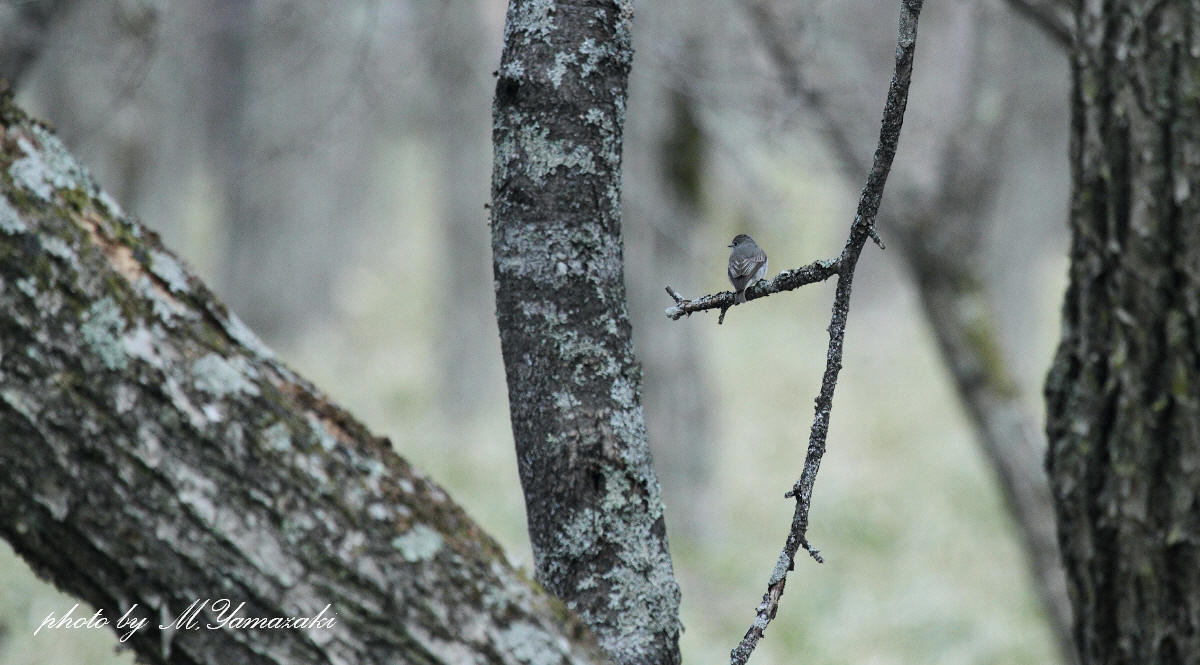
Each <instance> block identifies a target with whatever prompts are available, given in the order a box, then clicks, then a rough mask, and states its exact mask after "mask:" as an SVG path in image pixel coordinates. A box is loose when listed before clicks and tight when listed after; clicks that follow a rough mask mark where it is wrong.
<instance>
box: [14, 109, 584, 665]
mask: <svg viewBox="0 0 1200 665" xmlns="http://www.w3.org/2000/svg"><path fill="white" fill-rule="evenodd" d="M0 432H2V433H3V443H2V445H0V536H3V537H4V538H5V539H6V540H8V542H9V543H10V544H11V545H12V546H13V549H14V550H16V551H17V552H18V553H19V554H20V555H21V556H23V557H24V558H25V559H26V560H27V561H29V563H30V564H31V566H32V567H33V568H34V570H36V571H38V573H39V574H41V575H42V576H44V577H47V578H49V579H51V580H52V581H54V583H55V584H57V585H58V586H59V587H61V588H62V589H64V590H66V591H68V592H70V593H72V594H75V595H76V596H78V597H80V598H81V599H83V600H86V601H87V602H89V603H91V604H93V605H94V606H95V607H96V608H98V609H99V610H101V611H102V612H103V617H104V618H106V619H108V621H109V622H110V623H109V624H108V625H110V626H112V627H114V628H115V625H114V624H115V622H116V621H117V619H118V618H119V617H121V616H122V614H124V613H125V612H126V611H127V610H132V616H133V617H136V618H139V619H140V618H146V619H148V620H149V622H148V625H147V626H146V627H144V628H142V629H140V630H138V631H136V632H134V633H133V634H132V636H131V637H130V638H129V639H128V641H127V642H126V644H127V645H128V646H130V647H131V648H133V649H134V650H135V651H136V652H137V654H138V658H139V662H146V663H186V664H188V665H195V664H204V663H213V664H225V663H280V664H284V663H356V664H360V663H396V662H405V663H447V664H454V665H458V664H461V663H531V662H537V663H558V664H563V665H565V664H568V663H600V662H603V656H602V655H601V654H600V653H599V649H598V648H596V647H595V646H594V643H591V641H590V640H591V639H592V638H590V637H588V636H586V630H584V629H583V627H582V625H581V624H580V623H579V622H578V620H577V619H573V618H571V616H570V615H569V613H568V612H566V611H564V609H563V608H562V606H561V604H560V603H558V601H556V600H554V599H552V598H550V597H549V596H548V595H546V594H544V593H543V592H540V591H538V590H537V589H536V588H535V587H533V586H532V585H531V584H530V583H529V582H527V581H526V580H525V578H524V577H523V576H522V575H521V574H520V573H519V572H518V571H516V570H513V569H512V568H511V567H510V566H509V565H508V564H507V563H506V561H505V558H504V556H503V553H502V552H501V551H500V549H499V547H498V546H497V545H496V544H495V543H494V541H492V540H491V539H490V538H489V537H488V536H486V535H485V534H484V533H483V532H482V531H481V530H480V529H479V527H477V526H476V525H475V524H474V523H472V522H471V521H470V519H469V518H468V517H467V516H466V515H465V514H464V513H463V512H462V510H461V509H460V508H459V507H458V506H456V505H455V504H454V503H453V502H452V501H451V500H450V498H449V497H448V496H446V494H445V492H444V491H442V489H441V488H439V487H437V486H436V485H434V484H433V483H431V482H430V481H429V480H427V479H426V478H425V477H424V476H423V475H421V474H420V473H419V472H417V471H416V470H414V469H412V468H410V467H409V466H408V465H407V464H406V463H405V462H404V461H403V460H402V459H400V458H399V457H398V456H397V455H396V454H395V453H394V452H392V450H391V447H390V445H389V444H388V442H387V441H386V440H385V439H379V438H377V437H375V436H373V435H371V434H370V433H369V432H368V431H367V430H366V429H365V428H364V427H363V426H362V425H361V424H359V423H358V422H356V421H355V420H354V419H353V418H352V417H351V416H350V415H349V414H347V413H345V412H344V411H342V410H341V409H339V408H338V407H337V406H335V405H333V404H331V403H330V402H329V400H328V398H327V397H326V396H325V395H323V394H322V393H321V392H320V391H318V390H317V389H316V388H314V387H313V386H311V385H310V384H308V383H307V382H306V381H304V380H303V379H302V378H300V377H298V376H296V375H295V374H294V373H293V372H292V371H290V370H289V369H287V368H286V367H284V366H283V365H282V364H281V363H280V362H279V361H278V360H277V359H275V358H274V356H273V355H272V354H271V352H270V351H269V350H268V349H266V348H265V347H264V346H263V345H262V343H261V342H259V341H258V340H257V339H256V338H255V337H254V335H253V334H252V333H250V332H249V330H248V329H247V328H246V327H245V326H244V325H243V324H241V323H240V321H239V320H238V319H237V318H236V317H233V316H232V315H230V314H229V313H228V312H227V311H226V309H225V307H224V306H223V305H222V304H221V303H219V302H218V301H216V300H215V299H214V298H213V297H212V295H211V294H210V293H209V291H208V290H207V289H206V288H205V287H204V286H203V285H202V284H200V283H199V281H198V280H197V279H196V278H195V277H193V276H192V275H191V274H190V273H189V271H188V270H187V269H186V268H185V267H184V266H183V265H182V264H181V263H180V262H179V260H178V259H176V258H175V257H174V256H173V255H172V254H171V253H170V252H168V251H166V250H165V249H163V247H162V246H161V245H160V244H159V241H158V239H157V237H156V236H155V235H154V234H153V233H151V232H149V231H147V230H146V229H144V228H143V227H141V226H140V225H139V224H137V223H135V222H133V221H132V220H130V219H129V218H127V217H125V216H124V215H123V214H122V213H121V212H120V210H119V208H118V207H117V205H116V203H115V202H114V201H113V200H112V199H111V198H109V197H108V196H107V195H106V194H104V193H102V192H100V191H99V190H98V189H97V187H96V186H95V184H94V183H93V182H92V181H91V179H90V177H89V176H88V175H87V172H86V171H85V170H84V169H83V168H82V167H81V166H79V164H78V163H77V162H76V161H75V160H74V158H73V157H72V156H71V155H70V154H68V153H67V152H66V150H65V148H63V146H62V143H61V142H60V141H59V140H58V139H57V138H56V137H55V136H54V135H53V134H51V133H50V132H49V131H48V130H46V129H44V128H43V127H41V126H39V125H35V124H34V123H32V122H30V121H28V120H27V119H26V118H25V117H24V116H23V114H22V113H21V112H20V111H19V110H17V109H16V108H15V107H14V106H13V104H12V100H11V98H10V97H9V96H7V95H3V96H0ZM222 598H226V599H229V600H231V601H233V604H234V605H235V606H236V605H237V604H238V603H240V602H245V607H244V608H243V609H242V610H241V612H240V613H238V616H240V617H242V618H255V617H297V618H299V617H309V616H313V615H317V614H318V613H320V612H321V610H322V608H323V607H325V606H326V605H329V607H328V609H327V610H326V612H325V614H324V616H325V617H326V618H333V619H335V623H333V624H332V625H327V626H324V627H321V628H309V629H304V630H300V629H291V630H267V629H258V630H255V629H247V628H230V627H227V628H225V629H222V630H211V629H204V628H205V626H206V624H210V623H212V622H214V621H216V620H217V617H216V615H215V614H214V613H215V612H217V611H219V607H220V606H219V604H218V603H217V601H218V600H219V599H222ZM196 601H201V602H206V603H207V604H206V607H205V612H204V613H202V614H201V615H200V616H199V617H198V624H197V625H198V626H199V628H198V629H195V630H189V629H186V628H178V629H176V628H173V627H171V626H170V624H171V623H172V622H173V621H174V618H175V617H177V616H178V615H179V614H180V613H182V612H184V610H185V609H186V608H188V607H189V605H191V604H192V603H193V602H196ZM64 609H65V608H64ZM160 625H162V626H164V628H162V629H160ZM213 625H217V624H213ZM116 632H117V633H118V635H121V634H123V633H125V632H128V631H127V630H121V629H117V631H116ZM589 644H592V646H589Z"/></svg>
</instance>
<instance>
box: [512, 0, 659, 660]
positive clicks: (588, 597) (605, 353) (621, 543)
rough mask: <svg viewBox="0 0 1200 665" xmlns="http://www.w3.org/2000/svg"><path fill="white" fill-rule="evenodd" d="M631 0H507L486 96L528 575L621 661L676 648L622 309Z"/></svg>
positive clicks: (637, 373) (636, 370) (655, 493)
mask: <svg viewBox="0 0 1200 665" xmlns="http://www.w3.org/2000/svg"><path fill="white" fill-rule="evenodd" d="M631 19H632V2H630V0H617V1H615V2H613V1H604V2H597V1H594V0H585V1H584V2H569V3H568V2H554V1H548V2H534V1H532V0H512V2H510V3H509V6H508V16H507V21H506V25H505V35H504V53H503V56H502V58H501V64H500V69H499V71H498V81H497V84H496V98H495V105H494V108H493V123H494V124H493V144H494V148H495V158H494V159H495V161H494V164H493V175H492V251H493V269H494V273H495V280H496V316H497V320H498V323H499V327H500V342H501V348H502V350H503V355H504V364H505V371H506V375H507V380H508V395H509V406H510V411H511V415H512V426H513V435H514V438H515V439H516V446H517V458H518V467H519V469H520V474H521V483H522V486H523V488H524V491H525V503H526V511H527V515H528V523H529V534H530V539H531V541H532V545H533V552H534V557H535V565H536V570H537V576H538V579H539V580H540V581H541V582H542V583H543V584H544V585H546V587H547V588H548V589H550V590H551V591H552V592H553V593H555V594H556V595H558V596H559V597H560V598H562V599H564V600H565V601H566V602H567V604H568V606H570V607H571V608H573V609H574V610H576V611H577V612H578V613H579V614H580V615H581V616H582V617H583V619H584V621H585V622H587V623H588V625H589V626H591V627H592V629H593V630H594V631H595V632H596V633H597V635H598V637H599V639H600V643H601V646H602V647H603V648H604V649H605V650H607V651H608V653H609V654H610V656H611V657H612V658H613V659H614V660H615V661H616V662H618V663H647V664H650V663H656V664H669V663H674V662H678V660H679V651H678V638H679V589H678V585H677V584H676V583H675V579H674V574H673V572H672V569H671V560H670V556H669V555H668V552H667V541H666V530H665V526H664V520H663V507H662V500H661V498H660V495H659V488H658V481H657V480H656V478H655V475H654V472H653V470H652V468H651V464H650V453H649V448H648V446H647V442H646V434H645V426H644V422H643V415H642V406H641V396H640V391H641V370H640V367H639V365H638V362H637V359H636V358H635V357H634V354H633V345H632V341H631V330H630V324H629V318H628V315H627V312H626V301H625V286H624V283H623V279H624V278H623V264H622V250H621V225H620V194H621V189H620V171H621V135H622V128H623V125H624V113H625V98H626V90H627V86H628V76H629V67H630V61H631V58H632V53H633V51H632V47H631V44H630V21H631Z"/></svg>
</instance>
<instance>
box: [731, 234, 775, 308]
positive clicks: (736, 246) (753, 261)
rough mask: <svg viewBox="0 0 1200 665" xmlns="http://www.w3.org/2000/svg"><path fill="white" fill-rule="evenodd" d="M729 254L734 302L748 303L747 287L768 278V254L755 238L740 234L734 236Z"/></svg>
mask: <svg viewBox="0 0 1200 665" xmlns="http://www.w3.org/2000/svg"><path fill="white" fill-rule="evenodd" d="M729 246H730V247H732V248H733V249H732V250H731V251H730V252H729V281H730V282H731V283H733V302H734V304H741V303H744V302H746V287H748V286H750V285H752V284H755V283H756V282H758V280H760V279H762V278H764V277H766V276H767V253H766V252H764V251H762V249H760V248H759V246H758V244H756V243H755V242H754V238H751V237H750V236H748V235H746V234H745V233H739V234H738V235H736V236H734V238H733V243H732V244H730V245H729Z"/></svg>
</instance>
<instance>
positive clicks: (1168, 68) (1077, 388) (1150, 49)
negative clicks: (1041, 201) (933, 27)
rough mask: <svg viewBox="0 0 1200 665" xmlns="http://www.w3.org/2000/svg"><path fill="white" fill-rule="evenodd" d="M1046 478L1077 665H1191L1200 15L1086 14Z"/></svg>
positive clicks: (1197, 654) (1198, 344)
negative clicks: (1065, 278)
mask: <svg viewBox="0 0 1200 665" xmlns="http://www.w3.org/2000/svg"><path fill="white" fill-rule="evenodd" d="M1077 19H1078V34H1077V35H1076V38H1075V41H1074V49H1073V77H1074V83H1073V92H1072V95H1073V99H1072V103H1073V118H1072V147H1071V153H1072V154H1071V157H1072V164H1073V170H1074V174H1073V176H1074V191H1073V195H1072V206H1071V235H1072V244H1071V268H1070V285H1069V287H1068V290H1067V295H1066V301H1065V304H1064V307H1063V335H1062V341H1061V344H1060V346H1059V349H1058V353H1057V356H1056V358H1055V360H1054V364H1053V367H1052V369H1051V372H1050V375H1049V378H1048V380H1047V385H1046V393H1047V399H1048V424H1047V432H1048V435H1049V443H1050V448H1049V452H1048V466H1049V470H1050V475H1051V484H1052V489H1053V492H1054V498H1055V502H1056V505H1057V511H1058V517H1059V538H1060V544H1061V546H1062V550H1063V558H1064V562H1065V564H1066V570H1067V576H1068V582H1069V587H1070V593H1071V599H1072V604H1073V606H1074V610H1075V641H1076V645H1077V647H1078V649H1079V651H1080V655H1081V660H1082V662H1083V663H1084V664H1085V665H1096V664H1101V663H1104V664H1108V663H1112V664H1117V663H1128V664H1130V665H1133V664H1138V665H1142V664H1145V663H1159V664H1172V663H1179V664H1181V665H1183V664H1188V663H1200V33H1198V32H1197V26H1198V25H1200V8H1198V7H1197V5H1196V3H1195V2H1188V1H1187V0H1165V1H1163V2H1155V3H1145V2H1135V1H1130V0H1117V1H1114V2H1106V3H1081V4H1080V5H1079V6H1078V13H1077Z"/></svg>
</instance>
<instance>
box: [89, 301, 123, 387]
mask: <svg viewBox="0 0 1200 665" xmlns="http://www.w3.org/2000/svg"><path fill="white" fill-rule="evenodd" d="M124 329H125V319H124V317H123V316H122V315H121V308H120V307H118V306H117V303H116V302H115V301H114V300H113V299H112V298H110V297H108V296H105V297H104V298H102V299H100V300H98V301H97V302H96V303H95V304H93V305H92V306H91V307H90V308H89V309H88V313H87V317H86V319H85V320H84V322H83V325H82V326H80V327H79V334H80V336H81V337H82V338H83V341H84V343H85V344H87V346H88V348H90V349H91V350H92V352H93V353H95V354H96V356H97V357H99V358H100V361H101V362H103V363H104V366H105V367H107V368H109V369H124V368H125V366H126V365H127V364H128V363H129V358H128V357H127V356H126V355H125V349H124V346H123V344H122V341H121V332H122V331H123V330H124Z"/></svg>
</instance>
